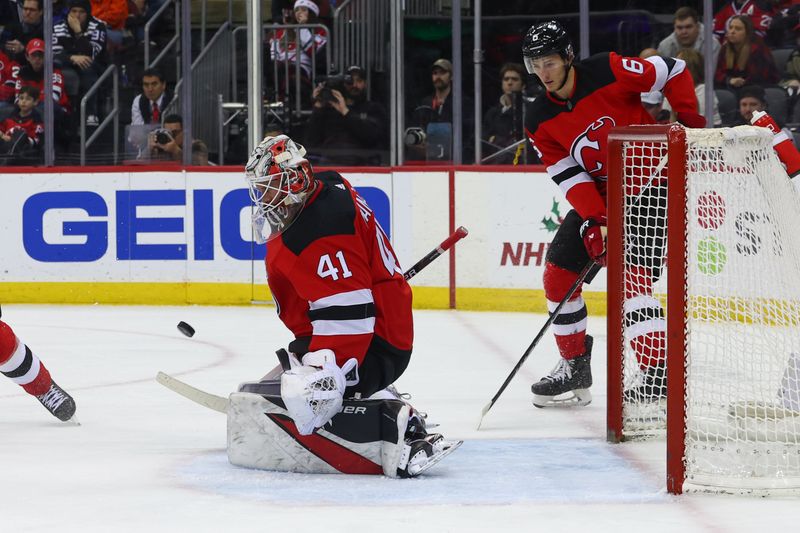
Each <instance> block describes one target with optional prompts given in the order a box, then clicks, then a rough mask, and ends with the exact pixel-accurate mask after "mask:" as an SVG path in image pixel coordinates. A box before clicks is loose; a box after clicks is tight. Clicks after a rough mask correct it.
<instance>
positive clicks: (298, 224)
mask: <svg viewBox="0 0 800 533" xmlns="http://www.w3.org/2000/svg"><path fill="white" fill-rule="evenodd" d="M315 178H316V179H317V181H318V182H319V184H318V187H322V189H321V190H320V192H319V194H318V195H317V197H316V198H314V201H312V202H311V203H310V204H308V205H307V206H306V207H305V208H304V209H303V211H302V212H301V213H300V215H299V216H298V217H297V220H295V221H294V223H293V224H292V225H291V226H289V229H287V230H286V231H285V232H284V233H283V235H282V236H281V238H282V240H283V244H284V245H285V246H286V248H288V249H289V250H290V251H291V252H292V253H293V254H295V255H300V254H301V253H302V251H303V250H305V249H306V248H307V247H308V246H309V245H310V244H311V243H312V242H314V241H316V240H317V239H321V238H323V237H330V236H333V235H355V233H356V227H355V216H356V206H355V204H354V203H353V197H352V196H350V191H349V190H348V189H347V187H345V186H344V182H343V178H342V177H341V176H340V175H339V174H338V173H336V172H333V171H328V172H320V173H319V174H316V175H315Z"/></svg>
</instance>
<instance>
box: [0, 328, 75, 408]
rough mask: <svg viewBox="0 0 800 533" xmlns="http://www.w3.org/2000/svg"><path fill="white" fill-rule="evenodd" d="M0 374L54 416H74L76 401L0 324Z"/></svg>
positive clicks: (31, 353) (19, 341)
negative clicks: (36, 400) (34, 398)
mask: <svg viewBox="0 0 800 533" xmlns="http://www.w3.org/2000/svg"><path fill="white" fill-rule="evenodd" d="M0 372H1V373H3V374H5V376H6V377H8V378H9V379H11V381H13V382H14V383H16V384H18V385H19V386H21V387H22V388H23V389H24V390H25V392H27V393H28V394H30V395H32V396H35V397H36V399H38V400H39V402H41V404H42V405H44V406H45V408H46V409H47V410H48V411H50V412H51V413H52V414H53V416H55V417H56V418H58V419H59V420H64V421H66V420H69V419H70V418H72V415H74V414H75V401H74V400H73V399H72V397H71V396H70V395H69V394H67V393H66V392H65V391H64V390H63V389H62V388H61V387H59V386H58V385H57V384H56V383H55V382H54V381H53V379H52V378H51V377H50V372H48V370H47V368H46V367H45V366H44V364H42V362H41V361H40V360H39V358H38V357H36V354H34V353H33V352H32V351H31V349H30V348H28V346H26V345H25V344H23V343H22V341H21V340H19V338H18V337H17V336H16V335H15V334H14V331H13V330H12V329H11V327H10V326H9V325H8V324H6V323H5V322H3V321H2V320H0Z"/></svg>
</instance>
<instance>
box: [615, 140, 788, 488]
mask: <svg viewBox="0 0 800 533" xmlns="http://www.w3.org/2000/svg"><path fill="white" fill-rule="evenodd" d="M771 140H772V138H771V134H770V133H769V132H768V131H766V130H764V129H762V128H754V127H749V126H744V127H739V128H727V129H716V130H710V129H709V130H691V129H685V128H683V127H682V126H680V125H666V126H631V127H624V128H614V129H613V130H612V132H611V134H610V135H609V159H608V163H609V169H608V170H609V172H608V175H609V181H608V220H609V222H608V257H609V262H608V404H607V405H608V406H607V409H608V412H607V430H608V440H609V441H612V442H620V441H624V440H632V439H637V438H653V437H659V436H666V444H667V453H666V469H667V476H666V483H667V489H668V490H669V492H671V493H674V494H679V493H681V492H682V491H684V490H702V491H711V492H736V493H742V492H746V493H749V492H756V493H773V492H778V491H780V492H785V491H787V490H788V491H792V492H797V491H799V490H800V355H798V354H800V289H798V288H796V287H797V286H798V281H797V280H798V279H800V237H798V236H796V235H795V234H797V233H798V231H799V230H798V228H800V214H799V213H800V198H799V197H798V195H797V193H796V191H795V189H794V187H793V186H792V184H791V182H790V181H789V179H788V177H787V176H786V174H785V172H783V170H782V167H781V166H780V163H779V162H778V160H777V158H776V156H775V154H774V152H773V150H772V144H771ZM667 221H669V223H667ZM664 326H665V327H664ZM664 330H665V331H666V333H665V334H664ZM664 377H665V379H664Z"/></svg>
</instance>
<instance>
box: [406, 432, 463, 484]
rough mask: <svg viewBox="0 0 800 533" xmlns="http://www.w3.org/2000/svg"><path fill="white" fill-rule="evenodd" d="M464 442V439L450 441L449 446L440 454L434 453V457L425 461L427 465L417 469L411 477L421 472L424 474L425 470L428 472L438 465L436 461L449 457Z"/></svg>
mask: <svg viewBox="0 0 800 533" xmlns="http://www.w3.org/2000/svg"><path fill="white" fill-rule="evenodd" d="M462 444H464V441H463V440H458V441H455V442H450V446H448V447H447V448H445V449H443V450H442V451H441V452H439V453H438V454H436V455H434V456H433V457H431V458H430V459H428V462H427V463H425V466H423V467H422V468H420V469H419V470H417V471H416V472H415V473H414V474H413V475H411V476H410V477H417V476H419V475H420V474H423V473H424V472H427V471H428V470H430V469H431V468H432V467H433V466H434V465H436V463H438V462H439V461H441V460H442V459H444V458H445V457H447V456H448V455H450V454H451V453H453V452H454V451H456V449H457V448H458V447H459V446H461V445H462Z"/></svg>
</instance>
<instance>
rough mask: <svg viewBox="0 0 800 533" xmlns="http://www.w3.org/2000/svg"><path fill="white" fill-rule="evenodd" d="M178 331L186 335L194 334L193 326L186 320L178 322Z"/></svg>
mask: <svg viewBox="0 0 800 533" xmlns="http://www.w3.org/2000/svg"><path fill="white" fill-rule="evenodd" d="M178 331H180V332H181V333H183V334H184V335H186V336H187V337H193V336H194V328H193V327H192V326H190V325H189V324H187V323H186V322H183V321H181V322H178Z"/></svg>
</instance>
